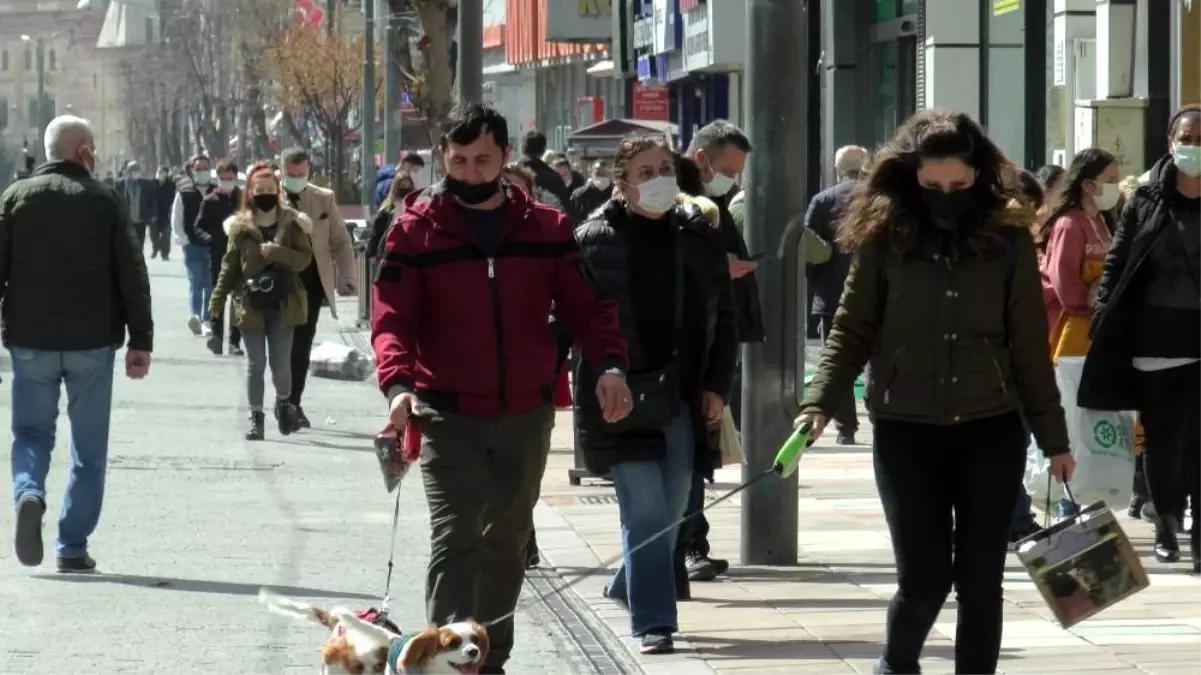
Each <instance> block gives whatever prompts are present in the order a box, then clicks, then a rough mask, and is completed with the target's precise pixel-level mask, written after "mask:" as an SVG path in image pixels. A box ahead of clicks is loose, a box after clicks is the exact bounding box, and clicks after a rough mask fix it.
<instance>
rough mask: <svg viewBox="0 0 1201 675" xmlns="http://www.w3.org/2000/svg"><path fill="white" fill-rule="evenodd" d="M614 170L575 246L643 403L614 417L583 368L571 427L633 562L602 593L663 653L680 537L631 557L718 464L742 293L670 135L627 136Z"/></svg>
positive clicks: (646, 647)
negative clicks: (612, 494) (683, 183)
mask: <svg viewBox="0 0 1201 675" xmlns="http://www.w3.org/2000/svg"><path fill="white" fill-rule="evenodd" d="M614 178H615V179H616V181H617V183H616V185H617V190H616V196H615V197H614V199H613V200H612V201H611V202H609V204H608V205H607V206H604V207H602V209H601V210H600V211H599V212H598V213H596V214H594V216H593V217H592V218H590V219H589V220H588V221H587V222H585V223H584V224H582V225H581V226H580V227H579V228H577V229H576V240H577V241H578V242H579V245H580V248H581V249H582V251H583V255H584V268H585V271H586V274H589V275H590V276H591V278H592V281H593V282H594V284H595V286H596V288H597V291H598V293H599V294H600V295H601V296H602V297H607V298H610V299H612V300H614V301H616V302H617V305H618V308H619V312H620V317H621V326H622V332H623V333H624V334H625V337H626V341H627V343H628V345H629V352H630V371H629V374H628V381H629V385H630V389H631V393H632V394H633V395H634V397H635V399H636V401H635V405H634V411H633V412H632V413H631V415H630V416H629V417H628V418H626V419H625V420H623V421H622V422H620V423H617V424H609V423H606V422H605V421H604V420H603V419H602V416H601V414H600V409H599V405H598V403H597V400H596V395H595V392H594V390H595V385H596V380H597V378H598V376H599V373H596V372H593V371H591V370H589V369H588V368H587V367H586V365H584V364H577V366H576V373H575V378H573V380H574V381H573V384H574V388H575V392H574V393H575V396H574V398H575V428H576V430H577V433H578V437H579V441H578V442H579V444H580V446H581V449H582V452H583V456H584V461H585V465H586V467H587V468H588V470H589V471H591V472H592V473H594V474H596V475H606V474H607V475H609V476H611V477H612V478H613V481H614V483H615V484H616V488H617V501H618V507H619V510H620V514H621V530H622V539H623V547H624V549H625V551H626V556H625V560H624V562H623V564H622V566H621V567H620V568H619V569H618V570H617V572H616V574H615V575H614V576H613V579H612V581H611V582H610V583H609V585H608V586H607V587H606V595H607V596H608V597H610V598H612V599H614V600H616V601H618V602H621V603H625V604H628V606H629V609H630V623H631V626H630V629H631V633H632V634H633V635H635V636H637V637H640V638H641V639H642V651H643V653H663V652H668V651H671V650H672V649H673V644H672V634H673V633H675V632H676V631H677V630H678V625H677V612H676V583H675V574H674V572H673V558H674V552H675V548H676V532H675V531H672V532H669V533H668V535H666V536H663V537H660V538H658V539H655V540H654V541H651V543H649V544H648V545H646V546H645V547H643V548H641V549H640V550H638V551H636V552H634V553H632V554H631V553H630V552H629V551H630V549H632V548H634V547H636V546H639V545H640V544H642V543H644V542H646V541H648V540H650V539H651V537H653V536H654V535H656V534H657V533H658V532H660V531H662V530H663V529H665V528H667V527H668V526H669V525H670V524H671V523H673V522H675V521H677V520H679V519H680V518H681V517H682V516H683V515H684V510H685V506H686V503H687V501H688V493H689V489H690V487H691V484H692V476H693V474H694V473H695V472H696V471H697V470H698V469H700V468H702V467H704V468H707V470H712V467H713V462H714V454H715V453H716V450H717V449H716V448H713V447H711V446H710V444H709V442H708V438H707V434H706V433H705V428H706V424H707V423H708V422H712V421H716V420H717V419H719V418H720V416H721V413H722V409H723V407H724V406H725V400H726V398H727V396H728V394H729V386H730V374H731V371H732V368H733V363H734V357H735V349H736V346H737V336H736V326H735V315H734V305H733V295H732V291H731V285H730V277H729V265H728V263H727V261H726V255H725V251H724V249H723V247H722V241H721V234H720V231H719V229H718V228H717V227H716V226H715V224H714V223H713V221H712V220H711V219H710V217H709V216H707V215H705V213H704V211H703V207H705V206H707V207H708V209H709V210H714V208H713V205H712V204H708V203H707V202H708V200H705V199H704V198H701V199H694V198H685V197H683V196H682V195H681V193H680V190H679V187H678V186H677V184H676V164H675V162H674V161H673V159H672V155H671V152H670V151H669V149H668V148H667V147H666V146H665V145H664V144H663V142H662V141H659V140H654V139H650V138H630V139H626V140H624V141H622V143H621V144H620V146H619V148H618V152H617V157H616V160H615V167H614ZM698 202H699V203H700V204H701V206H698Z"/></svg>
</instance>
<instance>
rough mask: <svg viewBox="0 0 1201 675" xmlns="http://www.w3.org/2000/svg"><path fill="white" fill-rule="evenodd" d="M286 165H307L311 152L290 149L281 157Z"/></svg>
mask: <svg viewBox="0 0 1201 675" xmlns="http://www.w3.org/2000/svg"><path fill="white" fill-rule="evenodd" d="M280 158H281V159H282V160H283V163H284V164H307V163H308V162H309V151H308V150H305V149H304V148H288V149H287V150H284V152H283V154H281V155H280Z"/></svg>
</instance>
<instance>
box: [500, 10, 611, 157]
mask: <svg viewBox="0 0 1201 675" xmlns="http://www.w3.org/2000/svg"><path fill="white" fill-rule="evenodd" d="M609 7H610V3H607V2H603V1H602V0H596V1H586V2H581V1H580V0H505V13H506V20H505V25H506V35H505V61H506V63H508V64H509V65H511V66H513V67H514V68H515V69H516V70H517V71H519V72H521V73H523V74H524V75H525V76H529V77H532V78H533V83H534V85H533V89H534V96H533V102H534V103H533V106H534V117H533V119H532V124H530V123H529V121H528V120H527V123H526V125H525V126H527V127H528V128H536V129H538V130H540V131H542V132H543V133H544V134H546V137H547V141H548V144H549V146H550V147H551V148H552V149H562V148H564V147H566V144H567V143H566V139H567V137H568V136H570V135H571V133H572V132H573V131H575V130H577V129H580V128H582V127H585V126H588V125H590V124H593V123H595V122H599V121H601V120H603V119H606V118H607V117H612V116H614V115H621V114H623V112H624V110H625V105H626V103H625V95H626V92H625V87H624V84H623V83H622V82H620V81H615V80H614V79H613V78H609V77H594V76H590V75H589V74H588V71H589V69H591V68H594V67H596V66H597V65H598V64H599V63H601V62H603V61H607V60H608V59H609V52H608V50H609V45H610V41H611V40H612V35H613V18H612V16H611V14H610V12H609ZM527 130H528V129H527Z"/></svg>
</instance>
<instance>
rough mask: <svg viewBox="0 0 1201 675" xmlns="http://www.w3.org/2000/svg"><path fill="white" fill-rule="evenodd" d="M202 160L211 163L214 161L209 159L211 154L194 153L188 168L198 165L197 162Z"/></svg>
mask: <svg viewBox="0 0 1201 675" xmlns="http://www.w3.org/2000/svg"><path fill="white" fill-rule="evenodd" d="M202 160H203V161H205V162H209V164H212V162H211V161H209V156H208V155H206V154H204V153H203V152H202V153H200V154H198V155H192V159H189V160H188V168H189V169H191V168H192V167H194V166H196V162H199V161H202Z"/></svg>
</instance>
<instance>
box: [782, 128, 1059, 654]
mask: <svg viewBox="0 0 1201 675" xmlns="http://www.w3.org/2000/svg"><path fill="white" fill-rule="evenodd" d="M1015 173H1016V168H1015V167H1014V166H1013V165H1012V164H1011V163H1010V162H1009V161H1008V159H1006V158H1005V156H1004V155H1003V154H1002V153H1001V151H1000V150H999V149H998V148H997V146H996V145H995V144H993V142H992V141H991V140H989V139H988V137H987V136H985V135H984V131H983V130H982V129H981V128H980V126H979V125H978V124H976V123H975V122H974V121H973V120H972V119H971V118H970V117H968V116H967V115H965V114H962V113H953V112H949V111H945V110H927V111H923V112H921V113H919V114H918V115H916V116H914V117H913V118H911V119H910V120H909V121H908V122H906V123H905V125H904V126H902V128H901V129H900V130H899V131H898V132H897V135H896V138H895V139H894V140H893V141H892V143H890V144H889V145H888V146H887V147H885V148H884V149H883V150H882V151H881V152H880V154H879V155H878V157H877V161H876V164H875V166H874V167H873V168H872V169H871V171H870V173H869V174H868V176H867V177H866V178H864V179H863V180H861V181H860V183H859V184H858V185H857V186H856V187H855V190H854V192H853V194H852V197H851V203H850V205H849V207H848V210H847V215H846V218H845V219H844V221H843V224H842V227H841V228H840V230H839V244H840V245H842V246H843V247H844V249H845V250H848V251H850V252H852V255H853V258H852V262H851V270H850V273H849V274H848V275H847V280H846V286H845V289H844V291H843V295H842V299H841V302H840V304H839V308H838V311H837V313H836V314H835V315H834V322H833V323H834V325H833V328H832V330H831V331H830V333H829V336H828V337H827V339H826V344H825V346H824V347H823V350H822V357H821V362H820V364H819V366H818V371H817V374H816V376H815V377H814V379H813V384H812V386H811V387H810V388H809V391H808V395H807V396H806V398H805V400H804V402H803V403H802V405H801V415H800V417H798V419H797V424H798V425H801V424H806V423H807V424H810V425H812V427H813V431H814V433H815V434H817V435H820V434H821V431H822V429H823V428H824V427H825V425H826V422H827V420H829V419H830V417H831V416H832V415H833V414H834V412H836V410H837V409H838V406H839V405H841V403H842V399H843V396H844V395H845V394H844V392H845V391H846V390H847V389H849V388H850V387H851V383H852V381H853V380H854V378H855V377H856V376H857V375H858V374H859V373H860V372H861V371H862V370H863V366H864V365H865V364H866V363H867V362H868V361H869V360H870V362H871V378H870V380H869V382H868V394H867V397H868V399H869V401H870V405H869V410H870V411H871V414H872V418H873V423H874V425H875V429H874V433H873V462H874V467H875V473H876V485H877V488H878V490H879V492H880V501H881V504H882V505H883V507H884V515H885V519H886V521H887V522H888V528H889V533H890V535H891V539H892V545H893V552H894V555H895V556H896V565H897V581H898V590H897V592H896V594H895V595H894V596H893V599H892V602H891V606H890V607H889V611H888V619H887V631H886V636H887V637H886V646H885V648H884V654H883V655H882V657H881V659H880V661H879V663H878V665H877V669H876V672H877V673H917V672H921V671H920V667H919V664H918V657H919V655H920V654H921V651H922V647H923V645H924V643H925V640H926V636H927V635H928V634H929V632H930V629H931V628H932V627H933V625H934V622H935V620H936V619H937V618H938V614H939V612H940V611H941V609H942V606H943V603H944V601H945V600H946V596H947V594H948V592H949V591H950V590H951V588H952V587H954V588H955V590H956V597H957V600H958V605H959V611H958V616H957V627H956V633H955V672H957V673H993V672H996V667H997V658H998V654H999V652H1000V648H1001V627H1002V620H1001V617H1002V612H1001V606H1002V597H1001V581H1002V578H1003V575H1004V570H1005V556H1006V552H1007V547H1008V544H1009V541H1008V540H1009V525H1010V521H1011V519H1012V515H1013V510H1014V506H1015V504H1016V503H1017V499H1018V493H1019V491H1020V489H1021V486H1022V477H1023V475H1024V473H1025V467H1026V433H1025V430H1024V428H1023V424H1022V415H1025V418H1026V419H1027V420H1029V424H1030V428H1031V431H1032V432H1033V434H1034V437H1035V439H1036V440H1037V441H1038V443H1039V447H1041V448H1042V449H1043V452H1044V453H1045V454H1047V455H1048V456H1050V462H1051V471H1052V473H1054V474H1055V475H1057V476H1059V477H1060V478H1061V479H1067V478H1070V476H1071V472H1072V468H1073V466H1074V464H1073V461H1072V458H1071V455H1070V454H1068V452H1069V448H1068V434H1067V424H1066V422H1065V419H1064V411H1063V407H1062V406H1061V405H1060V398H1059V390H1058V387H1057V386H1056V383H1055V371H1054V368H1053V366H1052V365H1051V356H1050V353H1049V351H1048V349H1047V319H1046V313H1045V312H1044V310H1043V300H1042V286H1041V283H1040V279H1039V273H1038V266H1037V263H1036V259H1035V252H1034V242H1033V239H1032V238H1031V236H1030V230H1029V225H1030V222H1031V221H1032V218H1033V213H1032V212H1031V211H1030V210H1029V209H1028V207H1025V206H1024V205H1021V204H1020V203H1019V202H1017V201H1015V200H1014V199H1013V197H1014V196H1015V195H1014V194H1013V190H1012V188H1011V187H1010V186H1011V185H1012V184H1013V181H1012V180H1010V176H1011V175H1013V174H1015Z"/></svg>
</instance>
